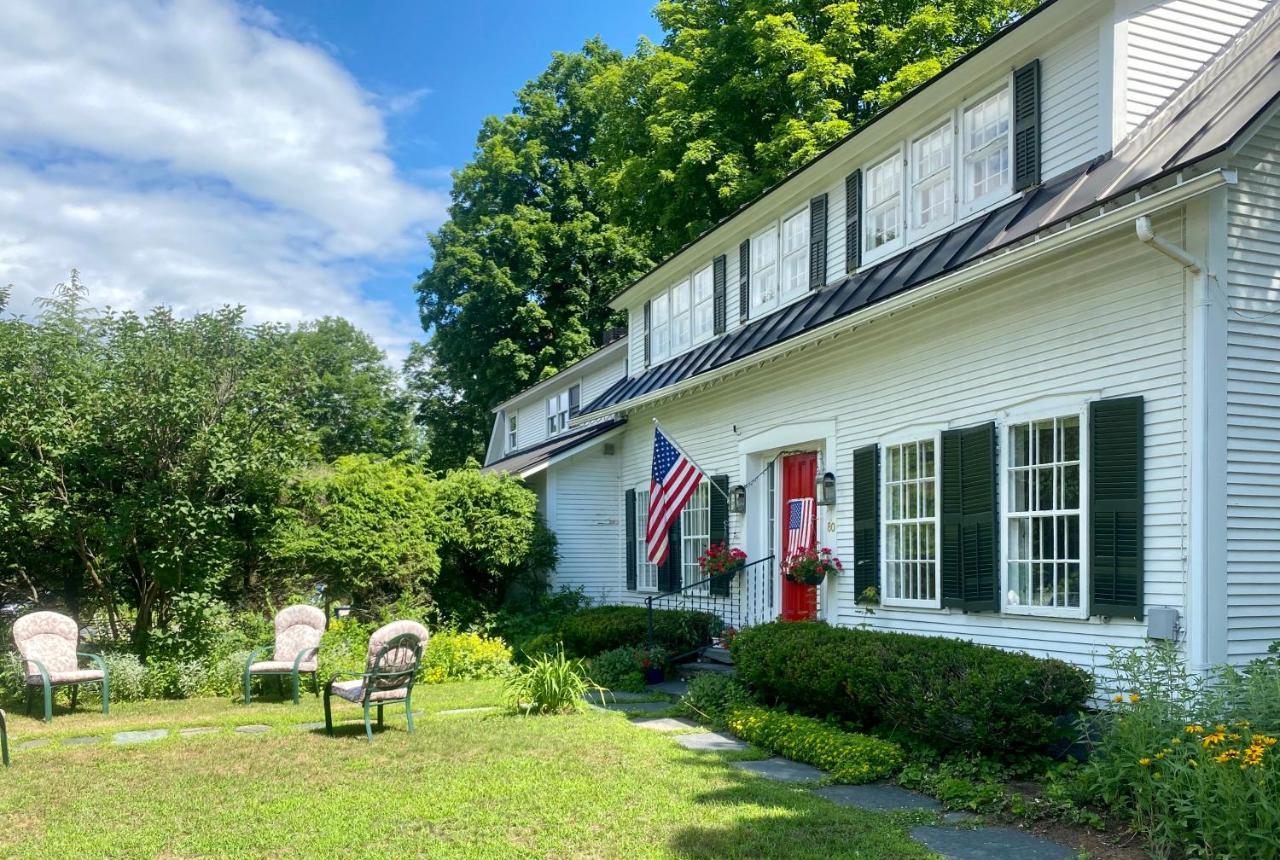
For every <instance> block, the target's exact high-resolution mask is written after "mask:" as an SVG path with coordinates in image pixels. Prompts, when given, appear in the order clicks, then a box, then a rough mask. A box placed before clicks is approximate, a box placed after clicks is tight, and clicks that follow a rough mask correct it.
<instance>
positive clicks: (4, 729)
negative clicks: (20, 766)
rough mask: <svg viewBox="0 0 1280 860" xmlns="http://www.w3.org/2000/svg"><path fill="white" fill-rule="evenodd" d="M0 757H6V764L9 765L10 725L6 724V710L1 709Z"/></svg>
mask: <svg viewBox="0 0 1280 860" xmlns="http://www.w3.org/2000/svg"><path fill="white" fill-rule="evenodd" d="M0 758H3V759H4V766H5V767H8V766H9V727H8V726H7V725H5V721H4V711H0Z"/></svg>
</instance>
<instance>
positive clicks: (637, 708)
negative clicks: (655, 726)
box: [604, 702, 671, 714]
mask: <svg viewBox="0 0 1280 860" xmlns="http://www.w3.org/2000/svg"><path fill="white" fill-rule="evenodd" d="M604 707H605V708H606V709H607V710H610V711H622V712H623V713H632V714H634V713H641V714H648V713H653V712H654V711H665V710H667V709H668V708H670V707H671V703H670V702H613V703H610V704H608V705H605V706H604Z"/></svg>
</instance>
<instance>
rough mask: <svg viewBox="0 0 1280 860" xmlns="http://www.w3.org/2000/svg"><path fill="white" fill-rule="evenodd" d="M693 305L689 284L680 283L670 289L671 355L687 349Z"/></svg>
mask: <svg viewBox="0 0 1280 860" xmlns="http://www.w3.org/2000/svg"><path fill="white" fill-rule="evenodd" d="M692 318H693V305H692V303H691V301H690V295H689V282H688V281H681V282H680V283H678V284H676V285H675V286H674V287H672V288H671V354H672V355H675V354H677V353H680V352H684V351H685V350H686V349H688V348H689V338H690V321H691V320H692Z"/></svg>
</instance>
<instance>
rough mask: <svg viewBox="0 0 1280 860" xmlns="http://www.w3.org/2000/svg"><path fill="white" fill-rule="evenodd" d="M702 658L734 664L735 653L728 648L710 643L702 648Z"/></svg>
mask: <svg viewBox="0 0 1280 860" xmlns="http://www.w3.org/2000/svg"><path fill="white" fill-rule="evenodd" d="M702 659H703V660H710V661H712V662H713V663H724V664H726V665H729V666H732V665H733V655H732V654H730V653H729V649H728V648H721V647H720V646H719V645H708V646H707V647H706V648H703V649H702Z"/></svg>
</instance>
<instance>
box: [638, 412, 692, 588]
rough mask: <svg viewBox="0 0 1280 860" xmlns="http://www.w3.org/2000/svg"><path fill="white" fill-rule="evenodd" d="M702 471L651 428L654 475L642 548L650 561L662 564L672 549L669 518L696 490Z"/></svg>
mask: <svg viewBox="0 0 1280 860" xmlns="http://www.w3.org/2000/svg"><path fill="white" fill-rule="evenodd" d="M701 480H702V472H701V471H700V470H699V469H698V467H697V466H695V465H693V461H692V460H690V459H689V458H688V457H686V456H685V455H684V453H683V452H682V451H681V450H680V449H679V448H677V447H676V446H675V445H672V444H671V442H670V440H668V439H667V437H666V436H663V435H662V431H661V430H659V429H658V428H657V427H655V428H653V476H652V478H651V479H650V481H649V528H648V531H647V532H646V533H645V536H644V539H645V549H646V552H647V554H648V556H649V561H650V562H652V563H653V564H662V563H663V562H664V561H666V560H667V553H668V552H670V550H671V548H670V547H669V546H667V533H668V532H669V531H670V529H671V521H672V520H673V519H675V518H676V517H677V516H679V515H680V510H681V509H682V508H683V507H684V503H685V502H687V501H689V497H690V496H692V495H693V491H694V490H696V489H698V482H699V481H701Z"/></svg>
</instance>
